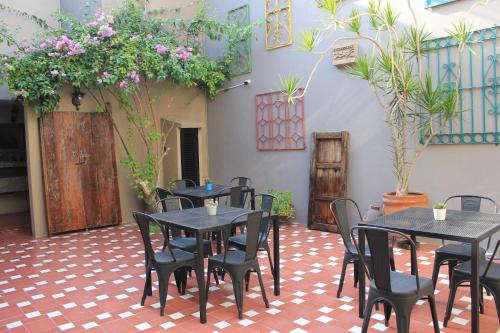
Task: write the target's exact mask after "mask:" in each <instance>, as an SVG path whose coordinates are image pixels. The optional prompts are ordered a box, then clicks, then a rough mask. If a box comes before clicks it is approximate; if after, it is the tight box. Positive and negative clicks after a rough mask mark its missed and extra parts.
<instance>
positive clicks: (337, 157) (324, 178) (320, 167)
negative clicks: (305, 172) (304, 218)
mask: <svg viewBox="0 0 500 333" xmlns="http://www.w3.org/2000/svg"><path fill="white" fill-rule="evenodd" d="M348 139H349V134H348V133H347V132H339V133H314V134H313V142H314V147H313V153H312V156H311V168H310V179H309V214H308V215H309V216H308V226H309V228H311V229H316V230H323V231H331V232H337V226H336V222H335V219H334V217H333V216H332V214H331V213H330V209H329V207H330V203H331V202H332V201H333V200H335V199H336V198H343V197H345V196H346V195H347V150H348Z"/></svg>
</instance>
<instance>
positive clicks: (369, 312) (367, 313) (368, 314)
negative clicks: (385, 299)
mask: <svg viewBox="0 0 500 333" xmlns="http://www.w3.org/2000/svg"><path fill="white" fill-rule="evenodd" d="M374 303H376V302H375V301H374V300H372V299H370V297H368V302H367V303H366V309H365V318H364V319H363V328H362V329H361V333H367V332H368V324H369V323H370V317H371V316H372V310H373V304H374Z"/></svg>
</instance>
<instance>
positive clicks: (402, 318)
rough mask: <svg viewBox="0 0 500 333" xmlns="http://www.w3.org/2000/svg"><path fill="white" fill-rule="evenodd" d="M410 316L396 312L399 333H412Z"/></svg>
mask: <svg viewBox="0 0 500 333" xmlns="http://www.w3.org/2000/svg"><path fill="white" fill-rule="evenodd" d="M410 314H411V312H409V313H405V312H398V311H396V322H397V328H398V329H397V331H398V333H410Z"/></svg>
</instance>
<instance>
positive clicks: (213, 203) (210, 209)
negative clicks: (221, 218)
mask: <svg viewBox="0 0 500 333" xmlns="http://www.w3.org/2000/svg"><path fill="white" fill-rule="evenodd" d="M217 206H218V202H217V200H215V199H211V200H207V201H206V202H205V207H206V208H207V214H208V216H215V215H217Z"/></svg>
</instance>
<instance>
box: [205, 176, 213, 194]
mask: <svg viewBox="0 0 500 333" xmlns="http://www.w3.org/2000/svg"><path fill="white" fill-rule="evenodd" d="M205 189H206V190H207V191H212V189H213V182H212V180H211V179H210V178H206V179H205Z"/></svg>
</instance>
